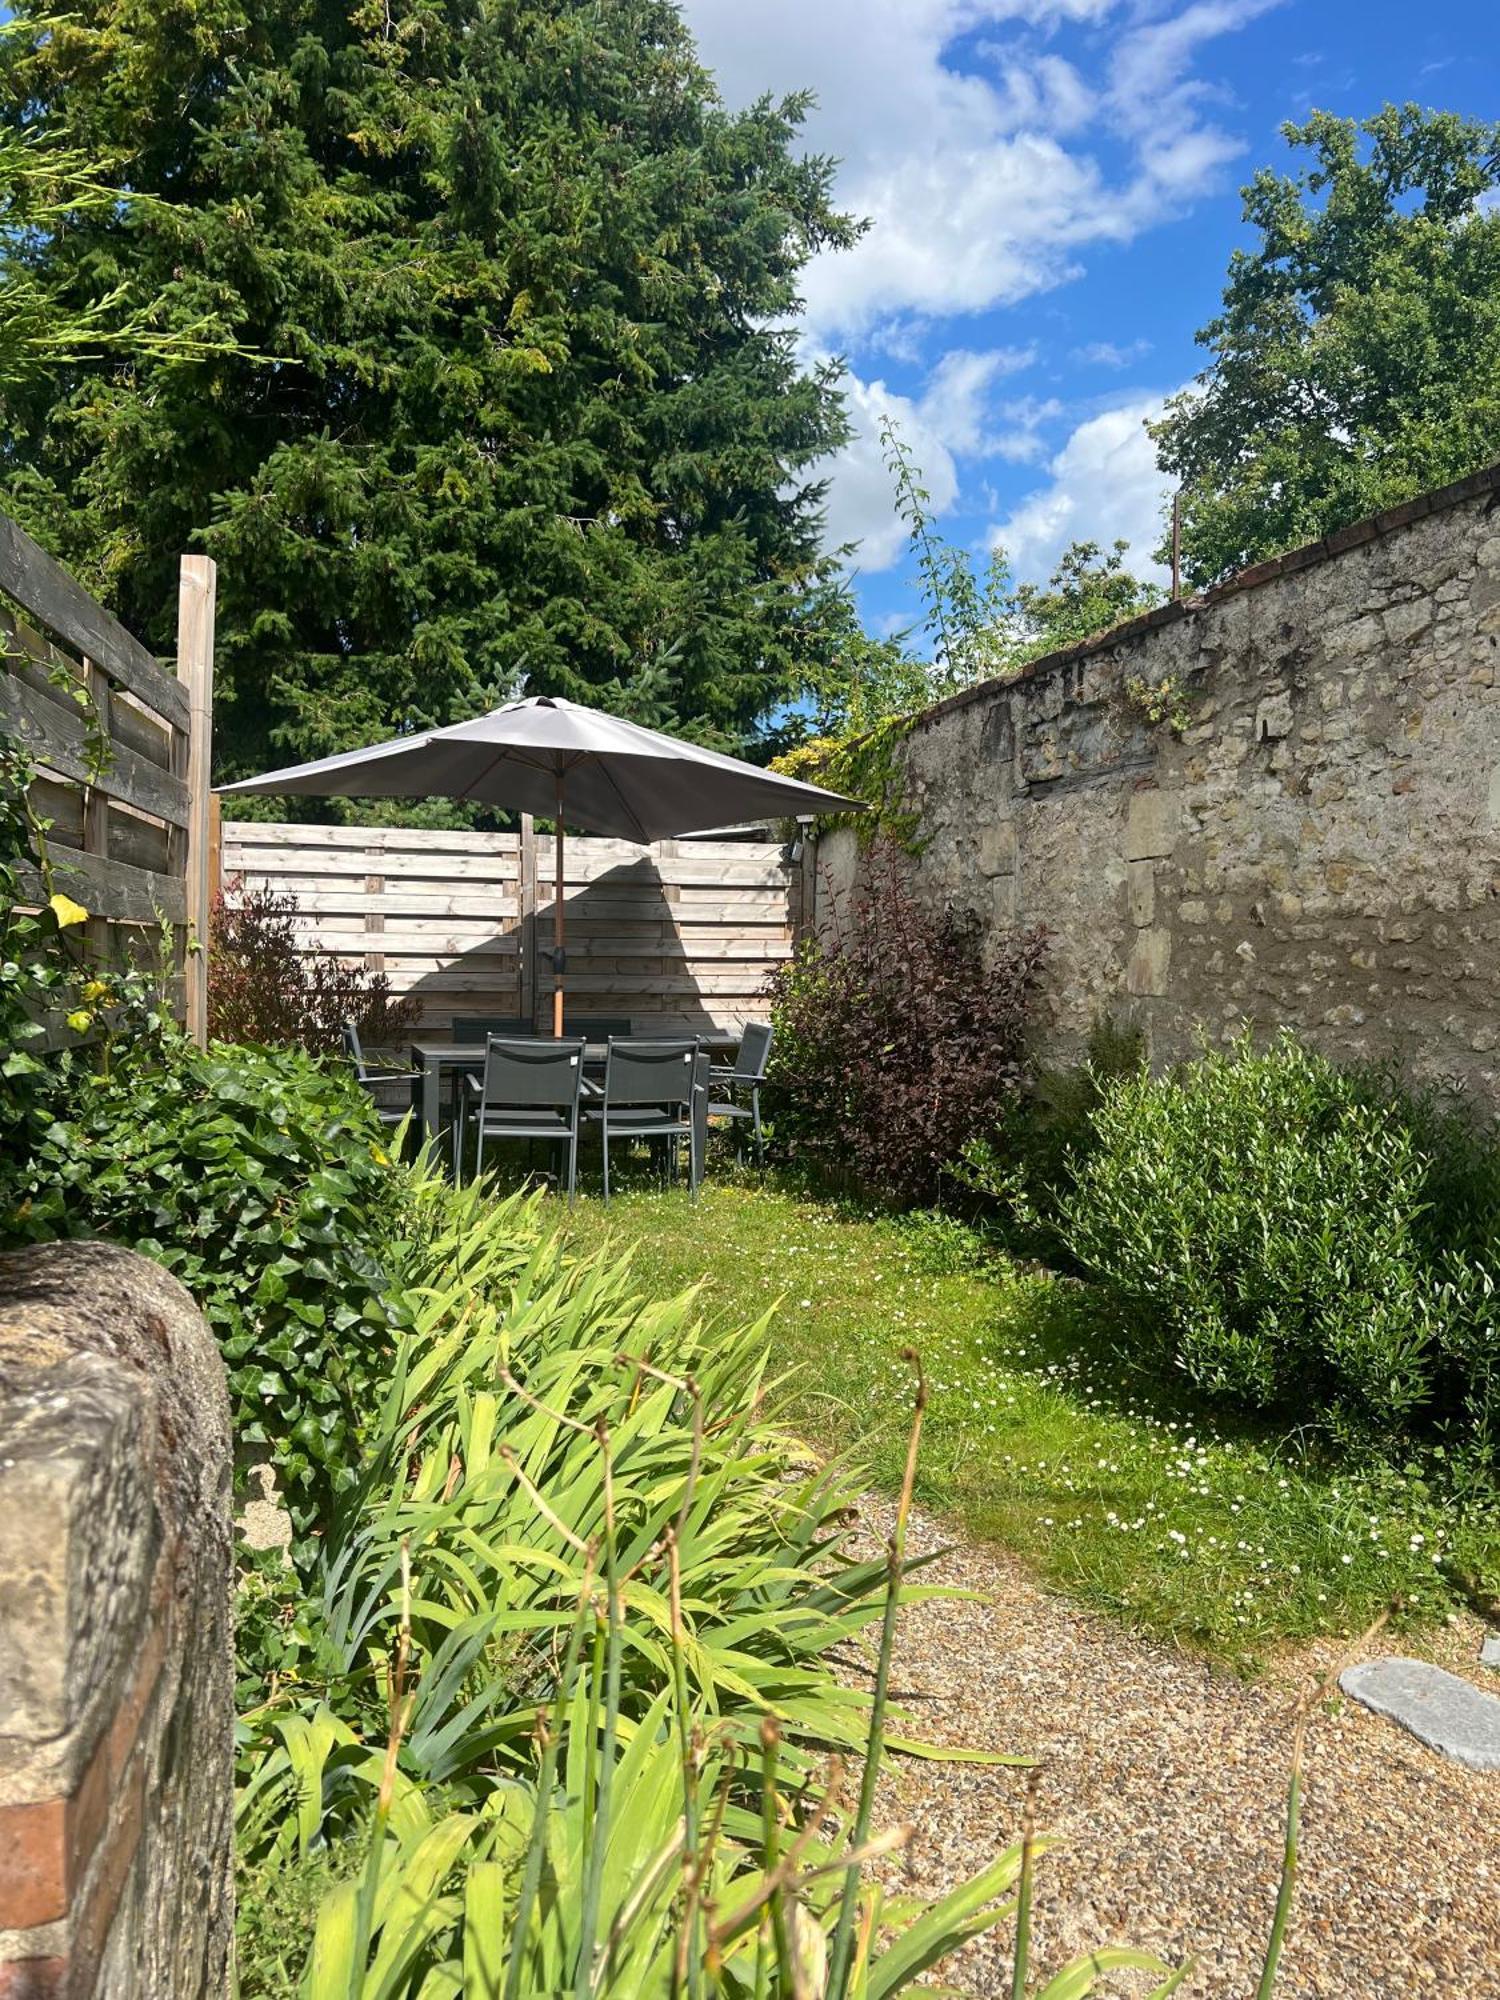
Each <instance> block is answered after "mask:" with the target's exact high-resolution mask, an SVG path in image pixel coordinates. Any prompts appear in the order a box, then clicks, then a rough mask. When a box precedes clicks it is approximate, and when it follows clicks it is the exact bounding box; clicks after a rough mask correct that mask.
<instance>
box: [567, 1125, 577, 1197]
mask: <svg viewBox="0 0 1500 2000" xmlns="http://www.w3.org/2000/svg"><path fill="white" fill-rule="evenodd" d="M577 1185H578V1127H577V1126H576V1125H575V1126H574V1127H573V1130H572V1131H571V1133H570V1134H569V1135H568V1206H569V1208H571V1207H572V1206H573V1190H574V1189H575V1188H576V1187H577Z"/></svg>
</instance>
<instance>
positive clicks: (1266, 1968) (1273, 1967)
mask: <svg viewBox="0 0 1500 2000" xmlns="http://www.w3.org/2000/svg"><path fill="white" fill-rule="evenodd" d="M1390 1615H1391V1614H1390V1609H1389V1607H1387V1609H1386V1610H1384V1611H1382V1612H1381V1614H1380V1616H1379V1617H1378V1618H1377V1619H1376V1620H1375V1622H1374V1624H1373V1625H1371V1626H1370V1627H1369V1629H1368V1630H1367V1631H1365V1632H1362V1633H1361V1634H1360V1636H1359V1638H1358V1639H1356V1640H1355V1641H1354V1642H1353V1644H1352V1645H1350V1646H1347V1647H1346V1648H1345V1649H1344V1651H1343V1652H1342V1653H1341V1654H1340V1655H1339V1657H1338V1658H1337V1659H1336V1660H1335V1661H1334V1663H1333V1665H1332V1666H1331V1667H1330V1668H1329V1669H1328V1671H1327V1673H1326V1674H1324V1676H1323V1678H1322V1679H1321V1680H1320V1681H1319V1682H1318V1683H1317V1685H1316V1686H1315V1687H1314V1688H1312V1689H1311V1690H1310V1691H1309V1692H1308V1693H1307V1694H1305V1695H1304V1696H1303V1697H1302V1699H1301V1701H1300V1702H1298V1704H1297V1726H1296V1728H1295V1730H1294V1731H1293V1733H1292V1773H1291V1777H1290V1779H1289V1780H1288V1783H1287V1795H1286V1846H1285V1849H1284V1851H1283V1854H1282V1860H1281V1881H1280V1884H1279V1886H1278V1888H1277V1891H1276V1914H1275V1916H1274V1917H1273V1918H1272V1919H1271V1935H1270V1937H1269V1939H1268V1940H1267V1942H1266V1956H1265V1963H1264V1964H1263V1965H1262V1967H1261V1974H1260V1984H1259V1985H1258V1986H1257V1987H1256V1989H1255V2000H1271V1994H1272V1992H1273V1991H1274V1989H1275V1985H1276V1974H1277V1972H1278V1970H1279V1969H1280V1966H1281V1953H1282V1949H1283V1947H1284V1946H1285V1944H1286V1933H1287V1925H1288V1924H1289V1923H1290V1921H1291V1915H1292V1897H1293V1894H1294V1893H1295V1890H1296V1886H1297V1861H1298V1854H1299V1847H1300V1840H1301V1832H1302V1760H1303V1754H1304V1752H1305V1750H1306V1747H1307V1729H1308V1724H1309V1723H1310V1722H1311V1721H1312V1718H1313V1715H1314V1714H1315V1713H1316V1711H1317V1710H1318V1709H1319V1708H1320V1707H1321V1706H1322V1704H1323V1703H1324V1702H1325V1701H1326V1700H1327V1698H1328V1695H1329V1693H1330V1692H1331V1690H1332V1689H1333V1687H1334V1686H1335V1685H1336V1683H1337V1681H1338V1677H1339V1675H1340V1674H1341V1673H1342V1672H1343V1671H1344V1668H1345V1667H1346V1666H1347V1665H1348V1663H1349V1661H1350V1660H1351V1659H1352V1658H1354V1657H1355V1656H1356V1655H1357V1654H1360V1653H1362V1652H1364V1651H1365V1649H1366V1648H1367V1647H1368V1646H1369V1645H1370V1643H1371V1641H1372V1640H1373V1639H1374V1638H1375V1637H1376V1635H1377V1634H1378V1633H1379V1632H1380V1631H1381V1630H1382V1629H1383V1628H1384V1625H1385V1622H1386V1620H1387V1619H1388V1618H1389V1617H1390Z"/></svg>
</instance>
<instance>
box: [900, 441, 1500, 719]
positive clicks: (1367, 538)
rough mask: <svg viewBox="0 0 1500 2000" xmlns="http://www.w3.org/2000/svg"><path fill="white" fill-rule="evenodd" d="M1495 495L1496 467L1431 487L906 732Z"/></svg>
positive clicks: (953, 699) (949, 705) (962, 696)
mask: <svg viewBox="0 0 1500 2000" xmlns="http://www.w3.org/2000/svg"><path fill="white" fill-rule="evenodd" d="M1490 494H1494V495H1500V462H1497V463H1496V464H1494V465H1488V466H1485V467H1484V468H1482V470H1480V471H1478V472H1471V473H1469V474H1468V475H1467V476H1466V477H1465V478H1463V479H1455V480H1454V481H1452V483H1451V484H1450V485H1447V486H1437V487H1434V488H1433V489H1432V490H1431V491H1430V492H1428V493H1419V494H1417V495H1416V496H1415V497H1414V498H1413V499H1411V500H1402V501H1400V502H1398V503H1397V504H1396V505H1395V506H1393V507H1385V508H1382V510H1381V511H1380V512H1379V513H1378V514H1367V515H1366V516H1365V517H1364V518H1363V519H1362V520H1359V521H1350V522H1349V523H1348V524H1347V525H1346V526H1344V527H1342V528H1335V529H1334V530H1333V532H1332V533H1331V534H1329V535H1325V536H1323V537H1322V538H1321V539H1320V540H1318V541H1316V542H1307V543H1304V544H1303V546H1302V547H1300V548H1295V549H1288V550H1286V552H1285V553H1284V554H1282V555H1279V556H1271V557H1269V558H1268V559H1267V560H1266V561H1265V562H1260V563H1252V564H1251V565H1250V566H1249V568H1248V569H1242V570H1237V571H1236V572H1235V574H1234V575H1233V576H1228V577H1225V579H1224V581H1223V582H1222V583H1216V584H1214V585H1212V586H1211V587H1210V588H1209V589H1208V590H1204V591H1200V592H1198V593H1197V594H1196V595H1195V596H1192V597H1179V598H1173V599H1169V600H1168V601H1167V602H1166V603H1165V604H1154V605H1152V607H1151V609H1150V610H1149V611H1141V612H1138V613H1137V614H1136V616H1135V617H1134V618H1126V619H1123V620H1122V621H1121V622H1120V623H1119V624H1118V625H1110V626H1107V627H1106V628H1105V630H1104V631H1102V632H1095V633H1092V634H1091V635H1090V636H1089V637H1088V638H1087V639H1080V640H1078V641H1077V642H1076V643H1075V644H1074V645H1071V646H1061V647H1059V648H1058V650H1057V651H1056V652H1053V653H1043V654H1042V655H1041V656H1040V657H1039V658H1038V659H1035V660H1029V661H1028V662H1027V663H1026V665H1025V666H1024V667H1021V668H1020V669H1018V671H1017V672H1015V673H1013V674H1007V675H1001V676H999V677H997V678H995V679H993V680H987V681H976V682H975V684H974V685H973V687H967V688H960V689H959V691H958V693H957V694H950V695H945V696H944V698H943V699H942V700H941V701H938V702H934V703H933V704H932V706H931V707H930V708H924V709H923V710H922V711H921V713H920V714H919V715H918V716H917V717H916V720H915V724H914V726H915V727H916V728H918V729H925V728H926V727H928V725H929V724H931V723H934V722H937V721H940V720H941V719H942V718H943V717H944V716H947V715H952V714H954V713H955V712H956V711H957V710H959V709H962V708H968V707H969V706H970V705H971V704H973V703H974V702H979V701H989V700H992V699H993V698H994V697H995V696H996V695H997V694H1000V693H1003V692H1005V691H1006V690H1008V689H1010V688H1018V687H1024V686H1025V685H1026V684H1027V683H1028V682H1030V681H1035V680H1041V679H1044V678H1045V677H1046V676H1048V675H1050V674H1053V673H1056V672H1057V671H1058V670H1059V669H1060V668H1063V667H1068V666H1071V665H1073V664H1074V663H1075V662H1076V661H1079V660H1086V659H1090V658H1092V657H1093V656H1094V655H1095V654H1098V653H1107V652H1112V651H1113V650H1114V648H1115V647H1117V646H1126V645H1130V644H1131V643H1132V642H1133V641H1135V640H1136V639H1139V638H1142V637H1143V636H1144V635H1145V634H1146V633H1147V632H1154V631H1157V630H1159V629H1160V628H1161V627H1162V626H1164V625H1176V624H1180V623H1181V622H1182V621H1183V620H1184V619H1187V618H1192V617H1195V616H1196V615H1197V614H1198V613H1199V612H1200V611H1207V610H1211V609H1212V608H1213V607H1214V606H1215V605H1218V604H1222V603H1224V602H1225V601H1226V600H1227V599H1229V598H1231V597H1238V596H1239V595H1240V594H1241V593H1242V592H1244V591H1247V590H1258V589H1260V588H1261V586H1262V585H1264V584H1267V583H1274V582H1275V581H1276V580H1277V579H1278V578H1279V577H1284V576H1290V575H1291V574H1293V573H1294V572H1295V571H1297V570H1303V569H1313V568H1315V567H1316V566H1317V565H1318V564H1320V563H1325V562H1329V561H1332V560H1333V559H1334V558H1336V557H1338V556H1342V555H1347V554H1348V553H1349V551H1350V550H1351V549H1357V548H1362V547H1364V546H1366V545H1367V544H1368V543H1370V542H1375V541H1379V540H1381V538H1382V537H1384V536H1386V535H1392V534H1396V533H1397V532H1399V531H1400V530H1401V529H1402V528H1409V527H1410V526H1411V525H1412V524H1413V522H1416V521H1420V520H1423V519H1425V518H1426V516H1427V515H1429V514H1441V513H1445V512H1447V511H1448V510H1449V509H1451V508H1454V507H1462V506H1466V505H1467V504H1468V503H1469V502H1470V501H1473V500H1482V499H1484V498H1485V497H1486V495H1490Z"/></svg>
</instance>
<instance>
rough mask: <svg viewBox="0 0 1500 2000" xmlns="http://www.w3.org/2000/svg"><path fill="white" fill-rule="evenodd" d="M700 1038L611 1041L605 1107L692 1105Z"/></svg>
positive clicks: (694, 1036)
mask: <svg viewBox="0 0 1500 2000" xmlns="http://www.w3.org/2000/svg"><path fill="white" fill-rule="evenodd" d="M697 1056H698V1037H697V1036H696V1035H687V1036H678V1037H676V1038H675V1039H673V1040H670V1041H669V1040H665V1039H663V1040H661V1041H651V1042H646V1041H639V1042H638V1041H611V1043H610V1045H609V1054H608V1057H607V1059H606V1061H605V1065H604V1103H605V1108H606V1109H608V1108H609V1106H610V1105H613V1104H690V1103H691V1102H692V1097H693V1075H694V1064H695V1062H696V1060H697Z"/></svg>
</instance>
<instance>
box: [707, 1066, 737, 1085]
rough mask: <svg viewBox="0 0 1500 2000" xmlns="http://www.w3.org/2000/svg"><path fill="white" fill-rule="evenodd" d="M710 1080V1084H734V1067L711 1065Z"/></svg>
mask: <svg viewBox="0 0 1500 2000" xmlns="http://www.w3.org/2000/svg"><path fill="white" fill-rule="evenodd" d="M708 1080H709V1082H710V1083H733V1082H734V1067H733V1065H732V1064H730V1063H711V1064H710V1065H709V1071H708Z"/></svg>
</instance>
